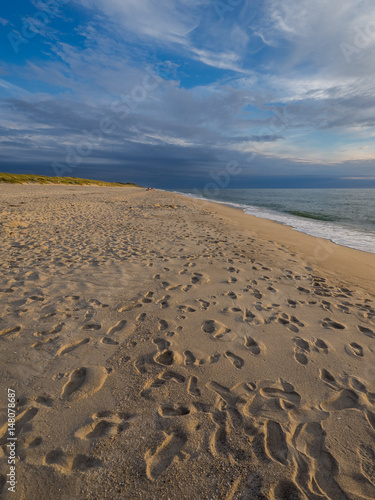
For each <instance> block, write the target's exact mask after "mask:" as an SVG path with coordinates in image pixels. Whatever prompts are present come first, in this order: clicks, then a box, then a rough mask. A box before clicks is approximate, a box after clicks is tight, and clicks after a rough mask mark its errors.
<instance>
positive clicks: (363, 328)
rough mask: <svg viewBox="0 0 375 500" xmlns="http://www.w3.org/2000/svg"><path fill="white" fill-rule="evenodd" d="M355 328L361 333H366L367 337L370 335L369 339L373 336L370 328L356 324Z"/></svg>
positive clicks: (374, 336) (374, 335)
mask: <svg viewBox="0 0 375 500" xmlns="http://www.w3.org/2000/svg"><path fill="white" fill-rule="evenodd" d="M357 328H358V330H359V331H360V332H361V333H364V334H365V335H367V337H370V338H371V339H373V338H375V333H374V332H373V331H372V330H371V329H370V328H367V327H365V326H362V325H357Z"/></svg>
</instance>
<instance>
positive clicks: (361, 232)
mask: <svg viewBox="0 0 375 500" xmlns="http://www.w3.org/2000/svg"><path fill="white" fill-rule="evenodd" d="M369 189H370V188H369ZM292 191H293V190H292ZM167 192H170V193H175V194H181V195H182V196H186V197H188V198H191V199H195V200H203V201H208V202H210V203H217V204H220V205H225V206H227V207H229V208H234V209H238V210H241V211H242V212H243V213H245V214H246V215H250V216H252V217H257V218H258V219H264V220H269V221H272V222H274V223H276V224H281V225H283V226H287V227H290V228H291V229H293V230H294V231H297V232H299V233H302V234H306V235H308V236H312V237H315V238H321V239H323V240H328V241H331V242H332V243H335V244H336V245H339V246H342V247H345V248H351V249H352V250H357V251H360V252H364V253H370V254H374V255H375V250H374V251H373V252H371V251H368V250H366V249H363V248H356V247H354V246H350V245H349V244H346V243H340V242H338V241H334V240H332V239H331V238H330V237H328V236H327V237H325V236H323V235H319V234H313V233H311V232H308V231H307V230H304V229H302V228H299V227H298V225H297V226H294V225H293V222H289V221H282V220H277V218H273V217H277V216H285V217H291V216H293V214H292V213H290V212H282V211H279V212H277V211H276V212H275V214H274V215H272V213H271V212H272V211H271V212H270V213H269V214H268V215H265V216H260V215H257V214H255V213H248V212H246V210H247V209H263V210H265V211H269V210H270V209H268V208H267V207H262V206H255V205H253V206H252V205H245V204H238V203H235V202H230V201H222V200H215V199H211V198H203V197H200V196H196V195H194V194H192V193H183V192H181V191H167ZM294 217H297V216H296V215H294ZM300 221H305V222H312V223H321V222H323V220H320V219H314V218H310V217H306V218H304V217H300ZM325 222H327V223H330V224H332V225H333V226H336V228H339V229H341V230H345V229H348V230H350V231H352V232H353V233H355V232H358V237H359V238H360V237H361V236H365V235H366V234H373V233H374V231H372V232H371V231H370V232H366V230H365V229H363V228H359V229H358V228H356V227H348V228H345V227H344V226H342V225H340V223H339V222H336V221H331V220H326V221H325ZM331 229H332V230H334V229H335V227H333V228H331ZM374 234H375V233H374ZM353 236H354V234H353ZM356 236H357V235H356ZM374 246H375V241H374Z"/></svg>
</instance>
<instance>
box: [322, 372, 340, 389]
mask: <svg viewBox="0 0 375 500" xmlns="http://www.w3.org/2000/svg"><path fill="white" fill-rule="evenodd" d="M319 376H320V378H321V379H322V380H323V382H325V383H326V384H327V385H328V386H329V387H330V388H331V389H333V390H335V391H336V390H338V389H339V388H340V385H339V384H338V383H337V381H336V379H335V377H334V376H333V375H332V373H330V372H329V371H328V370H326V369H325V368H323V369H321V370H320V375H319Z"/></svg>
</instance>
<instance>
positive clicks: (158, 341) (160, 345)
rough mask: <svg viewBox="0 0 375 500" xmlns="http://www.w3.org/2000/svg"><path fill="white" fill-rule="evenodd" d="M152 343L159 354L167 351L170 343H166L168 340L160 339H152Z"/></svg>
mask: <svg viewBox="0 0 375 500" xmlns="http://www.w3.org/2000/svg"><path fill="white" fill-rule="evenodd" d="M153 343H154V344H155V345H156V347H157V348H158V350H159V351H161V352H162V351H165V350H166V349H168V347H169V346H170V345H171V343H170V342H168V340H165V339H160V338H157V339H154V340H153Z"/></svg>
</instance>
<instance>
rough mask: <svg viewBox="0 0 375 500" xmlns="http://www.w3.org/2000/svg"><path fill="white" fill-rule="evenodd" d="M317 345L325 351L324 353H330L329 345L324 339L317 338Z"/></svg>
mask: <svg viewBox="0 0 375 500" xmlns="http://www.w3.org/2000/svg"><path fill="white" fill-rule="evenodd" d="M315 347H316V348H317V349H319V350H321V351H323V352H324V354H327V353H328V345H327V344H326V343H325V342H324V340H322V339H317V340H316V341H315Z"/></svg>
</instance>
